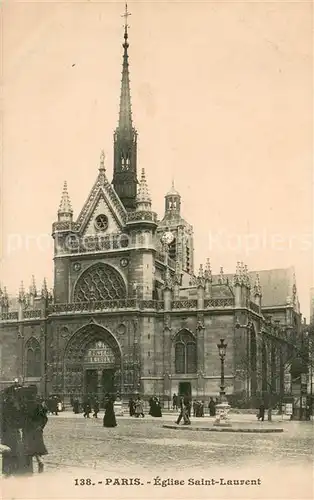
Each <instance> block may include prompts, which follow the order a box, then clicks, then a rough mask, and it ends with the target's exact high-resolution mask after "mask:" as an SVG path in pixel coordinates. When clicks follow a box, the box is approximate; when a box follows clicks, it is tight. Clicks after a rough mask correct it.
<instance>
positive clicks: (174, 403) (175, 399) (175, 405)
mask: <svg viewBox="0 0 314 500" xmlns="http://www.w3.org/2000/svg"><path fill="white" fill-rule="evenodd" d="M172 409H173V410H177V409H178V396H177V395H176V393H174V395H173V396H172Z"/></svg>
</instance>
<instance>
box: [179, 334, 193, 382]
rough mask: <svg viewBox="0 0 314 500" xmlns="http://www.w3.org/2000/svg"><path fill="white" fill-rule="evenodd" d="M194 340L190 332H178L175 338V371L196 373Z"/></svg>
mask: <svg viewBox="0 0 314 500" xmlns="http://www.w3.org/2000/svg"><path fill="white" fill-rule="evenodd" d="M196 371H197V352H196V341H195V338H194V337H193V335H192V334H191V333H190V332H187V331H183V332H179V333H178V335H177V336H176V339H175V372H176V373H182V374H184V373H196Z"/></svg>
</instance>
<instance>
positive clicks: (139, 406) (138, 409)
mask: <svg viewBox="0 0 314 500" xmlns="http://www.w3.org/2000/svg"><path fill="white" fill-rule="evenodd" d="M135 416H136V417H137V418H138V417H142V418H144V407H143V402H142V400H141V398H140V396H138V397H137V399H136V401H135Z"/></svg>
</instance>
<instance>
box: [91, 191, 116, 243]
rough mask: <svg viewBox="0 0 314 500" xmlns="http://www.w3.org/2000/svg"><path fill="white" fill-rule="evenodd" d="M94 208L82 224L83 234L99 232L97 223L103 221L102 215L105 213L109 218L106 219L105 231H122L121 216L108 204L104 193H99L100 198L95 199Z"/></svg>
mask: <svg viewBox="0 0 314 500" xmlns="http://www.w3.org/2000/svg"><path fill="white" fill-rule="evenodd" d="M93 206H94V208H93V209H92V210H91V212H90V213H89V217H88V219H87V220H86V221H85V223H84V225H83V226H82V235H84V236H85V235H94V234H96V233H97V227H98V226H97V223H98V221H99V222H100V223H101V220H102V219H101V217H98V216H101V215H105V216H106V218H107V220H106V219H104V224H105V226H104V227H106V225H107V228H106V230H105V231H104V232H105V233H108V234H110V233H118V232H120V231H121V225H120V224H119V218H118V217H117V216H116V214H115V213H114V212H113V211H112V209H111V207H110V206H109V205H108V202H107V201H106V199H105V196H104V194H103V193H99V196H98V199H96V200H95V204H94V205H93Z"/></svg>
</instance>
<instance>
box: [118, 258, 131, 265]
mask: <svg viewBox="0 0 314 500" xmlns="http://www.w3.org/2000/svg"><path fill="white" fill-rule="evenodd" d="M120 265H121V267H127V266H128V265H129V259H126V258H125V257H124V258H123V259H121V260H120Z"/></svg>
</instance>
